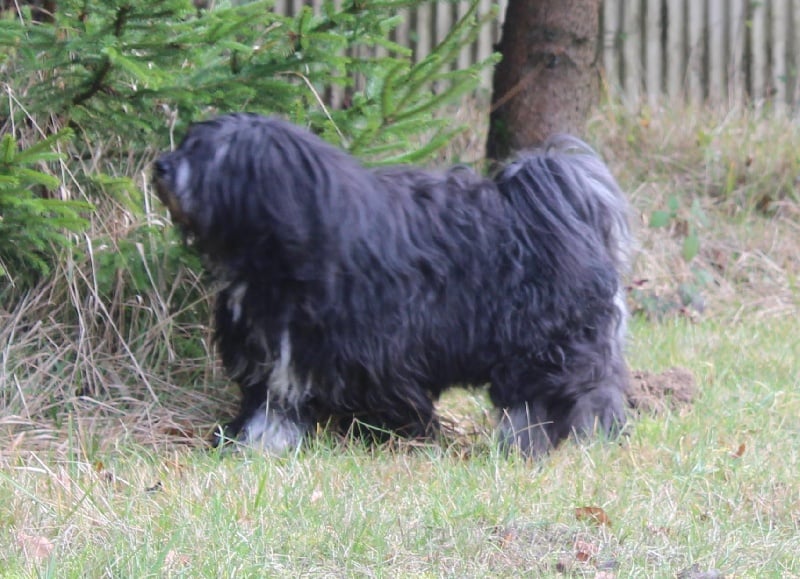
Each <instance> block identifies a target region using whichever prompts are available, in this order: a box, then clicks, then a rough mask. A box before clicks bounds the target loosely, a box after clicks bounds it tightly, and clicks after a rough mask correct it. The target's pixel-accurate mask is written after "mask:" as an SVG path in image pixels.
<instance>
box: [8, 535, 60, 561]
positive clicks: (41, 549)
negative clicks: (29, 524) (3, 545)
mask: <svg viewBox="0 0 800 579" xmlns="http://www.w3.org/2000/svg"><path fill="white" fill-rule="evenodd" d="M17 544H18V545H19V546H20V547H22V551H23V553H25V557H27V558H28V559H37V560H41V559H47V558H48V557H50V555H51V553H52V552H53V543H52V541H50V539H48V538H47V537H42V536H39V535H29V534H28V533H23V532H22V531H20V532H19V533H17Z"/></svg>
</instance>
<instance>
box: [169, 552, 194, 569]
mask: <svg viewBox="0 0 800 579" xmlns="http://www.w3.org/2000/svg"><path fill="white" fill-rule="evenodd" d="M188 563H189V555H182V554H180V553H177V552H175V551H173V550H172V549H170V550H169V551H167V556H166V557H164V564H165V565H166V566H167V567H175V566H180V567H183V566H184V565H187V564H188Z"/></svg>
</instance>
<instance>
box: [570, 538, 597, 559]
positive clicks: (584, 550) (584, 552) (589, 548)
mask: <svg viewBox="0 0 800 579" xmlns="http://www.w3.org/2000/svg"><path fill="white" fill-rule="evenodd" d="M599 552H600V547H598V546H597V545H595V544H594V543H589V542H588V541H581V540H580V539H578V540H577V541H575V558H576V559H577V560H578V561H581V562H583V563H585V562H586V561H589V560H591V559H593V558H594V557H595V555H597V554H598V553H599Z"/></svg>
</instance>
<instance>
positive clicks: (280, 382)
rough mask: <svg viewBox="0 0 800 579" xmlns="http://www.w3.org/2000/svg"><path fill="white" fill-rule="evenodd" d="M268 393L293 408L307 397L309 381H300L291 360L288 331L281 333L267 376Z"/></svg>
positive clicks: (309, 388)
mask: <svg viewBox="0 0 800 579" xmlns="http://www.w3.org/2000/svg"><path fill="white" fill-rule="evenodd" d="M267 385H268V389H269V392H270V395H272V396H274V397H275V398H277V399H278V400H281V401H283V402H286V403H288V404H290V405H291V406H294V407H295V408H296V407H297V406H298V405H299V404H301V403H302V402H304V401H305V400H306V398H308V395H309V392H310V391H311V383H310V381H308V380H307V381H305V382H301V380H300V378H299V377H298V376H297V372H296V371H295V369H294V363H293V361H292V342H291V337H290V336H289V332H288V331H285V332H284V333H283V334H282V335H281V343H280V351H279V352H278V356H277V357H276V359H275V363H274V365H273V366H272V371H271V372H270V374H269V378H267Z"/></svg>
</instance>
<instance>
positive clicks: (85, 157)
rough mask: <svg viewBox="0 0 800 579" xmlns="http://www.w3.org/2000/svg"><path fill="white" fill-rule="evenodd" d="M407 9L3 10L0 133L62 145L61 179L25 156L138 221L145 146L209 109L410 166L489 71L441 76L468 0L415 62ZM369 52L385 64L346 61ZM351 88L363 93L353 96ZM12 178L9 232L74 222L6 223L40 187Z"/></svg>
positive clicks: (7, 197) (2, 209)
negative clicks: (339, 98) (399, 39)
mask: <svg viewBox="0 0 800 579" xmlns="http://www.w3.org/2000/svg"><path fill="white" fill-rule="evenodd" d="M418 4H420V2H419V0H416V1H415V0H408V1H403V0H386V1H381V2H364V1H363V0H352V1H346V2H344V3H343V4H341V5H340V6H337V5H336V4H335V3H334V2H332V1H328V2H325V3H324V4H323V7H322V10H321V11H319V12H318V13H314V12H313V11H312V9H311V8H310V7H305V8H303V9H302V10H300V12H299V13H297V14H295V15H293V16H285V15H281V14H277V13H276V12H275V11H274V10H273V8H272V3H271V2H264V1H253V2H246V3H240V4H236V5H233V4H229V3H226V2H217V3H216V6H217V7H216V8H214V9H210V10H209V9H198V8H197V7H196V6H195V3H193V2H191V1H190V0H161V1H156V2H153V1H148V0H63V1H60V2H58V3H57V9H56V10H55V12H54V14H53V15H52V18H49V19H47V21H44V22H37V21H35V20H34V19H32V18H31V14H30V12H29V10H28V11H26V10H24V9H23V11H22V13H21V14H15V13H13V12H7V13H6V14H4V17H3V18H2V19H0V53H2V56H0V66H2V67H3V69H4V70H5V71H6V76H7V77H8V78H9V79H10V81H9V84H8V88H7V91H8V95H7V97H8V98H3V99H0V122H2V126H3V131H4V132H5V133H6V134H7V135H10V136H11V138H12V139H15V140H16V141H18V142H19V143H21V144H24V145H25V146H33V147H34V149H35V150H36V151H39V150H40V149H41V146H40V144H38V143H40V142H43V143H47V144H49V145H51V144H52V143H54V142H55V140H57V141H58V142H61V143H64V144H66V143H67V141H68V145H69V147H68V151H69V159H68V160H67V161H66V163H68V164H69V168H68V170H66V171H64V170H62V169H61V168H59V167H58V166H55V165H53V160H48V159H39V161H37V168H38V170H39V171H40V172H42V173H43V174H47V175H49V176H50V177H52V178H53V179H58V180H61V179H62V178H63V176H64V175H67V174H68V175H71V178H73V179H74V180H75V185H76V186H75V187H72V186H67V187H66V188H65V189H64V188H63V187H62V189H64V190H66V191H71V192H72V194H73V196H76V197H77V196H79V195H78V191H80V197H81V198H82V201H84V202H91V203H93V204H95V205H97V206H98V207H100V206H104V205H105V204H106V203H107V202H108V201H109V199H110V198H112V197H114V196H116V198H117V202H118V201H119V200H120V199H121V200H122V202H123V203H124V204H125V206H126V207H127V208H128V209H129V210H132V211H134V212H136V211H138V212H140V213H141V211H142V209H143V208H144V207H145V206H146V204H145V203H144V200H143V198H142V197H141V190H140V188H141V185H142V183H143V180H142V179H143V178H144V177H143V174H144V172H143V169H144V168H145V167H146V165H147V162H148V161H149V160H150V159H151V158H152V156H153V154H154V151H157V150H163V149H165V148H168V147H169V146H171V145H172V144H174V141H175V139H176V138H177V137H178V136H179V135H181V134H183V133H184V132H185V129H186V127H187V126H188V125H189V124H190V123H192V122H194V121H196V120H198V119H201V118H205V117H208V116H211V115H214V114H217V113H223V112H231V111H243V110H247V111H253V112H260V113H265V114H279V115H282V116H284V117H287V118H289V119H290V120H292V121H294V122H297V123H300V124H303V125H306V126H308V127H309V128H311V129H312V130H314V131H315V132H317V133H319V134H321V135H322V136H323V137H324V138H326V139H328V140H331V141H333V142H334V143H335V144H337V145H338V146H342V147H346V148H349V149H350V151H351V152H352V153H353V154H355V155H358V156H359V157H361V158H363V159H364V160H365V161H366V162H369V163H388V162H392V163H399V162H414V163H418V162H422V161H423V160H424V159H425V158H427V157H429V156H430V155H431V154H433V153H434V152H435V151H436V150H437V149H438V148H440V147H441V146H443V145H444V144H446V143H447V142H449V141H450V140H451V139H452V137H453V134H454V133H455V132H457V131H459V130H461V127H454V126H452V123H451V122H450V121H449V120H448V119H446V118H441V117H437V116H436V115H435V114H434V113H435V112H436V111H437V110H438V109H440V108H441V107H442V106H443V105H444V104H446V103H448V102H451V101H452V100H453V99H455V98H457V97H458V96H459V95H462V94H464V93H467V92H469V91H472V90H474V88H475V87H476V85H477V82H478V80H479V72H480V71H481V70H482V69H483V68H484V67H485V66H487V65H489V64H490V62H481V63H477V64H475V65H473V66H470V67H469V68H467V69H463V70H456V69H455V66H454V62H455V59H456V57H457V55H458V52H459V50H460V49H461V47H462V46H464V45H465V44H466V43H470V42H472V40H473V39H474V38H475V36H476V35H477V33H478V31H479V29H480V27H481V26H482V25H483V24H485V23H486V22H487V21H488V20H490V19H491V18H493V17H494V13H490V14H484V15H479V14H477V5H478V2H477V0H475V1H474V2H473V3H472V6H471V9H470V10H469V11H468V12H467V14H466V15H465V16H464V17H463V18H462V20H461V21H460V22H459V23H457V24H456V25H455V26H454V28H453V30H452V31H451V33H450V35H449V36H448V37H447V38H446V39H445V40H444V41H443V42H442V43H441V44H439V45H438V46H437V47H435V49H434V50H433V51H432V53H431V54H430V55H429V56H428V57H426V58H425V59H424V60H422V61H420V62H414V60H413V58H412V54H411V51H410V50H409V49H408V48H406V47H403V46H400V45H398V44H396V43H395V42H393V41H392V40H390V33H391V31H392V29H393V28H394V27H395V26H397V24H398V23H399V22H400V17H399V16H398V11H399V10H400V9H402V8H411V7H413V6H415V5H418ZM40 20H41V19H40ZM376 47H381V49H382V52H381V54H382V56H359V55H363V54H367V55H369V54H373V53H374V49H375V48H376ZM357 78H361V79H363V80H364V82H363V89H359V90H357V89H356V85H355V79H357ZM434 87H435V88H436V90H434ZM334 90H339V91H345V92H347V93H348V99H347V101H348V106H346V107H334V106H331V104H330V102H329V101H328V99H327V96H328V95H329V94H331V92H332V91H334ZM422 135H425V136H424V139H423V137H422ZM42 139H45V140H44V141H42ZM48 139H50V140H48ZM53 139H55V140H53ZM11 142H12V141H5V142H4V145H5V146H6V147H9V146H10V145H9V143H11ZM49 145H46V146H45V148H47V146H49ZM62 146H63V145H62ZM9 150H10V149H9ZM13 156H14V155H11V157H8V158H13ZM34 181H35V180H34ZM39 181H40V182H41V179H40V180H39ZM46 181H48V182H47V183H45V184H48V185H51V186H52V185H55V183H54V182H53V183H50V182H49V181H50V178H48V179H46ZM15 183H16V184H15V185H14V187H16V188H15V189H8V188H7V187H6V189H4V190H2V191H3V193H2V196H0V216H2V217H3V219H6V223H7V224H8V223H13V224H18V226H19V227H20V228H28V227H30V228H31V229H32V230H38V231H40V232H42V231H44V229H43V228H45V229H46V228H47V227H52V228H53V229H54V230H58V231H64V227H66V231H69V230H70V229H72V230H74V229H75V227H76V226H77V225H78V224H79V221H77V220H75V219H74V217H77V216H78V214H77V213H75V214H74V215H72V214H70V215H68V214H67V213H65V212H62V213H61V216H62V217H63V218H67V217H69V223H65V222H59V221H58V220H51V219H50V218H51V217H52V216H53V215H56V214H58V211H60V210H55V209H53V208H52V206H51V207H50V211H49V213H48V212H43V211H38V210H35V211H34V210H31V211H28V212H26V213H16V214H15V217H14V219H13V220H10V221H9V220H8V216H9V215H10V213H9V212H10V211H11V209H10V208H11V206H12V205H13V204H15V203H16V202H17V200H25V199H27V201H26V203H30V202H31V201H32V200H33V198H32V197H31V195H34V196H35V195H38V194H39V190H40V189H41V187H40V184H41V183H30V182H29V183H26V182H24V181H20V180H17V181H15ZM62 185H63V183H62ZM67 185H69V184H67ZM37 187H39V188H38V189H37ZM29 207H30V206H29ZM73 209H74V210H76V211H78V210H85V209H86V206H85V205H83V206H80V207H78V206H73ZM101 219H102V217H101ZM37 221H38V223H35V222H37ZM13 226H14V227H17V225H13ZM2 231H3V230H2V229H0V235H2ZM5 235H6V237H5V239H8V238H9V237H8V236H9V235H10V234H9V233H8V232H6V234H5ZM47 238H48V236H47V235H41V236H40V237H38V238H37V239H36V241H35V242H34V241H31V244H32V245H31V247H32V248H33V249H34V253H35V254H36V255H37V256H38V257H37V260H36V261H35V263H34V262H32V263H33V267H34V269H36V270H37V271H45V270H46V261H45V260H43V253H42V249H43V245H42V240H45V239H47ZM2 239H3V238H2V237H0V241H2ZM15 239H16V240H17V241H15V243H14V244H12V245H8V244H6V247H4V248H0V252H2V253H1V254H0V259H3V260H4V263H6V271H5V272H3V271H2V270H0V276H3V275H4V273H5V275H9V274H11V273H12V272H10V268H11V267H14V268H17V267H24V263H25V262H26V258H24V256H25V255H28V254H30V252H28V250H27V249H25V248H23V247H22V246H23V245H24V244H25V241H24V240H23V238H22V237H19V236H17V237H16V238H15ZM28 249H30V248H28ZM11 254H15V255H16V258H11V257H9V256H10V255H11ZM2 256H5V257H2ZM112 261H113V260H112ZM123 261H124V260H123ZM9 264H11V265H9Z"/></svg>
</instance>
